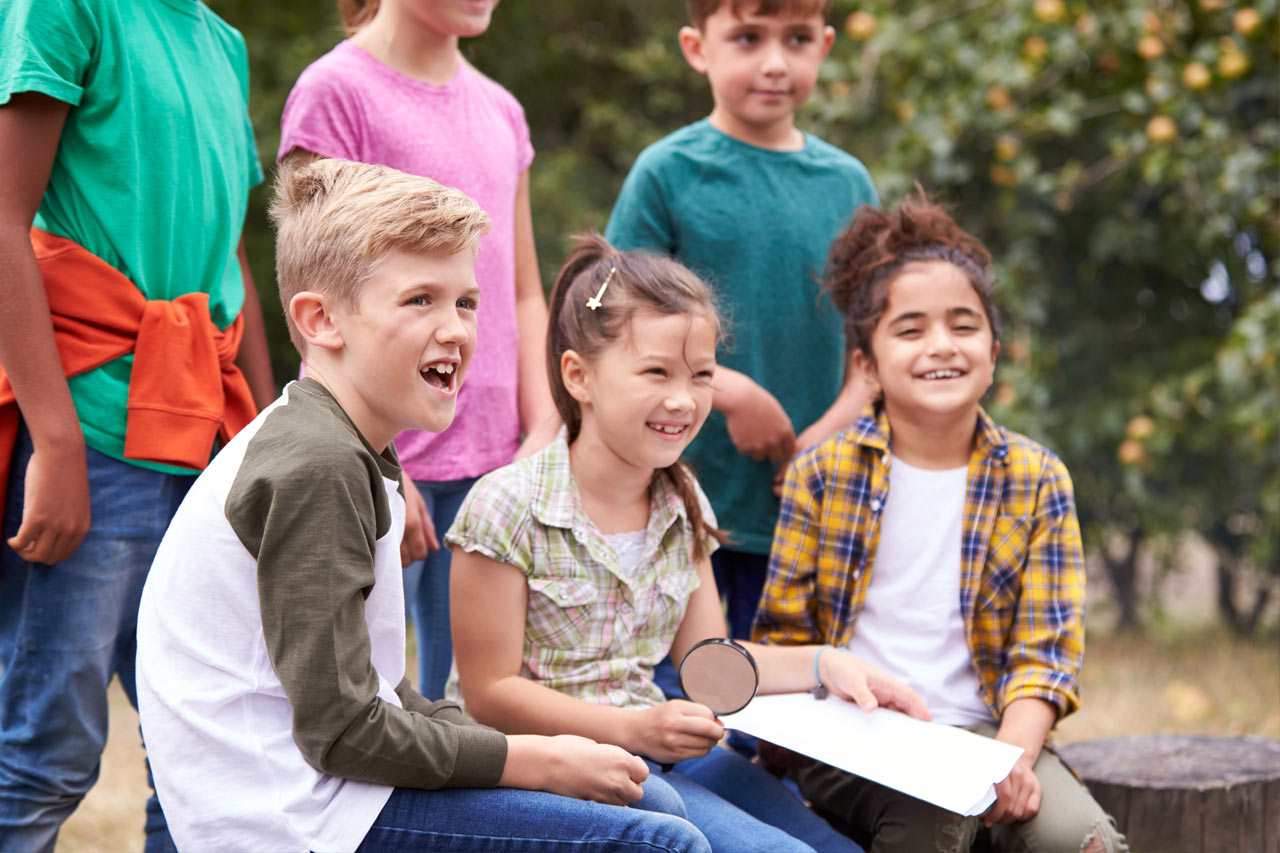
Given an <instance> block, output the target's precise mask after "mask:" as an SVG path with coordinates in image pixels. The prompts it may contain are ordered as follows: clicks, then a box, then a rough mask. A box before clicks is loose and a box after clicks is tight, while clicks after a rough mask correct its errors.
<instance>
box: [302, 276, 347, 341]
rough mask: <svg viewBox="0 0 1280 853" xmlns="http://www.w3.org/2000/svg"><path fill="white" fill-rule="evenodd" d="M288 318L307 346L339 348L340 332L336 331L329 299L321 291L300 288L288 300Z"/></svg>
mask: <svg viewBox="0 0 1280 853" xmlns="http://www.w3.org/2000/svg"><path fill="white" fill-rule="evenodd" d="M289 319H290V320H292V321H293V325H294V326H295V327H296V328H297V330H298V334H300V335H302V339H303V340H304V341H306V342H307V346H312V347H320V348H321V349H327V350H340V349H342V346H343V343H344V342H343V340H342V333H341V332H340V331H338V327H337V325H336V324H335V323H334V322H333V315H332V314H331V313H330V305H329V299H328V297H326V296H325V295H324V294H323V293H316V292H315V291H311V290H302V291H299V292H298V293H295V294H294V295H293V298H292V299H290V300H289Z"/></svg>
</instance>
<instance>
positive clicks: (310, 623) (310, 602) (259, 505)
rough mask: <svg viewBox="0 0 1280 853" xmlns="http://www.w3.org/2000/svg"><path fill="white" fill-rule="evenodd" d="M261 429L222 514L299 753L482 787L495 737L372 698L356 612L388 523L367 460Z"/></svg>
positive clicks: (424, 784)
mask: <svg viewBox="0 0 1280 853" xmlns="http://www.w3.org/2000/svg"><path fill="white" fill-rule="evenodd" d="M280 414H281V415H285V414H287V412H281V413H280ZM295 414H296V413H295ZM273 417H274V416H273ZM271 426H272V424H271V423H270V422H268V423H266V424H264V425H263V429H262V431H261V432H260V434H259V435H258V436H257V437H255V441H254V442H253V444H252V445H251V446H250V449H249V452H248V453H247V454H246V458H245V462H244V464H243V466H242V468H241V474H240V475H239V476H238V477H237V480H236V483H235V484H234V485H233V487H232V490H231V493H230V494H229V495H228V499H227V503H226V511H227V517H228V520H229V521H230V522H231V524H232V527H233V528H234V529H235V530H236V533H237V536H238V537H239V538H240V540H241V542H242V543H243V544H244V545H245V547H246V548H248V549H249V551H250V552H251V553H253V554H254V556H255V557H256V558H257V560H258V597H259V603H260V606H261V611H262V628H263V635H264V639H265V641H266V649H267V654H268V656H269V657H270V661H271V665H272V667H273V668H274V670H275V672H276V675H277V677H278V678H279V679H280V683H281V685H282V686H283V688H284V691H285V694H286V695H287V696H288V699H289V702H290V704H291V705H292V708H293V723H292V728H293V739H294V741H295V743H297V745H298V748H299V750H301V751H302V754H303V756H304V757H305V758H306V760H307V762H308V763H310V764H311V765H312V766H313V767H315V768H316V769H318V770H320V771H322V772H325V773H330V774H333V775H335V776H341V777H344V778H349V779H357V780H360V781H364V782H371V783H376V784H384V785H395V786H401V787H412V788H428V789H430V788H442V787H487V786H493V785H496V784H497V783H498V780H499V778H500V777H501V775H502V769H503V766H504V764H505V762H506V748H507V747H506V738H505V736H504V735H502V734H501V733H500V732H497V731H495V730H493V729H490V728H487V727H484V726H480V725H477V724H475V723H473V722H472V721H470V720H468V719H466V718H465V717H464V716H463V715H462V713H461V712H460V711H459V710H458V708H457V706H456V705H454V704H453V703H447V702H436V703H429V702H427V701H426V700H425V699H421V697H418V698H417V699H415V698H412V697H407V694H408V693H411V692H412V690H411V688H408V685H407V682H401V684H400V685H399V686H398V687H397V690H396V692H397V695H398V696H399V697H400V700H401V702H402V703H404V705H405V707H403V708H400V707H397V706H396V705H395V704H394V703H392V702H387V701H384V700H383V699H381V698H380V697H379V696H378V687H379V680H378V675H377V672H376V671H375V670H374V668H373V665H372V663H371V661H370V640H369V634H368V629H367V627H366V625H367V623H366V621H365V610H364V608H365V600H366V598H367V597H368V595H369V593H370V591H371V590H372V588H373V583H374V549H375V543H376V541H377V539H378V538H379V534H380V533H381V534H385V533H386V531H387V529H388V527H389V525H390V510H389V507H388V502H387V499H386V492H385V490H384V488H383V485H382V480H381V477H382V474H381V473H380V469H379V462H378V460H377V457H376V456H374V455H373V454H372V453H370V452H367V451H366V450H365V446H364V445H363V444H362V443H360V442H359V440H358V438H355V441H356V443H355V445H354V446H350V444H349V442H348V443H346V444H344V443H341V442H337V443H336V444H337V446H335V440H334V438H333V437H332V435H321V436H314V437H313V438H314V439H315V440H313V441H308V440H307V436H306V435H305V434H304V435H298V434H297V432H295V431H293V430H284V434H283V435H282V436H281V437H280V440H276V441H273V440H271V439H272V436H271V435H265V436H264V435H263V434H262V433H265V432H266V431H267V430H268V428H269V427H271ZM277 426H285V425H284V424H278V425H277ZM384 461H385V460H384ZM415 695H416V694H415ZM406 698H408V700H407V701H406ZM419 700H421V701H419Z"/></svg>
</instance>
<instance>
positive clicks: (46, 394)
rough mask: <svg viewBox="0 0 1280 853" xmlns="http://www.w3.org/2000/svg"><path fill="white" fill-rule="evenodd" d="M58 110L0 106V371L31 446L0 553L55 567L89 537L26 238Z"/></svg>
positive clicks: (34, 97) (75, 447)
mask: <svg viewBox="0 0 1280 853" xmlns="http://www.w3.org/2000/svg"><path fill="white" fill-rule="evenodd" d="M68 109H69V107H68V105H67V104H66V103H64V102H62V101H58V100H55V99H54V98H50V97H47V96H45V95H41V94H36V93H33V92H27V93H21V94H17V95H15V96H14V97H13V98H12V99H11V100H10V101H9V103H8V104H6V105H5V106H3V107H0V302H3V304H4V306H5V307H4V310H3V311H0V364H3V365H4V370H5V374H6V375H7V376H8V379H9V384H10V387H12V389H13V394H14V397H15V398H16V400H17V402H18V406H19V407H20V408H21V410H22V417H23V420H24V421H25V422H26V425H27V429H28V430H29V431H30V433H31V439H32V443H33V444H34V452H33V453H32V456H31V461H30V463H29V464H28V467H27V478H26V483H25V486H24V488H25V501H24V504H23V511H22V525H21V526H20V527H19V528H18V532H17V534H15V535H14V536H13V537H11V538H10V539H9V546H10V547H11V548H13V550H14V551H15V552H17V554H18V556H20V557H22V558H23V559H24V560H27V561H29V562H32V563H56V562H58V561H59V560H65V559H66V558H67V557H70V556H71V555H72V554H73V553H74V552H75V550H76V548H78V547H79V546H80V541H81V540H82V539H83V538H84V535H85V533H86V532H87V531H88V529H89V475H88V472H87V469H86V466H85V455H84V434H83V432H81V430H80V422H79V420H78V418H77V417H76V410H75V405H74V404H73V403H72V401H71V392H70V390H69V389H68V388H67V381H66V378H65V377H64V376H63V371H62V363H61V361H60V359H59V357H58V349H57V346H56V344H55V343H54V338H53V321H52V320H51V319H50V314H49V302H48V298H47V296H46V295H45V289H44V279H43V278H42V277H41V275H40V269H39V267H38V266H37V264H36V258H35V253H34V252H33V251H32V248H31V237H30V229H31V223H32V220H33V219H34V218H35V214H36V211H37V210H38V209H39V208H40V201H41V199H42V198H43V196H44V191H45V187H46V185H47V184H48V183H49V174H50V171H51V170H52V168H53V162H54V158H55V156H56V154H57V151H58V141H59V140H60V139H61V137H62V127H63V124H64V123H65V121H66V117H67V111H68Z"/></svg>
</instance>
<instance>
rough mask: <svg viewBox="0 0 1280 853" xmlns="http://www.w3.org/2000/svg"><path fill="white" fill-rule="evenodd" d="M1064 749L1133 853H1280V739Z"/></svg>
mask: <svg viewBox="0 0 1280 853" xmlns="http://www.w3.org/2000/svg"><path fill="white" fill-rule="evenodd" d="M1059 751H1060V753H1061V754H1062V756H1063V758H1065V759H1066V761H1067V763H1068V764H1069V765H1071V767H1072V768H1073V769H1074V770H1075V771H1076V772H1077V773H1078V774H1079V775H1080V778H1081V779H1083V780H1084V782H1085V784H1087V785H1088V786H1089V790H1090V791H1092V792H1093V795H1094V797H1096V798H1097V800H1098V802H1099V803H1101V804H1102V807H1103V808H1105V809H1106V810H1107V811H1108V812H1110V813H1111V815H1112V816H1113V817H1115V819H1116V823H1117V824H1118V825H1119V826H1120V829H1121V830H1123V831H1124V833H1125V834H1126V835H1127V836H1128V838H1129V844H1130V846H1131V847H1132V848H1133V850H1134V851H1135V853H1183V852H1184V851H1185V853H1202V851H1220V853H1235V851H1240V853H1280V741H1276V740H1268V739H1266V738H1254V737H1238V738H1227V737H1199V736H1194V735H1131V736H1128V737H1118V738H1105V739H1101V740H1091V741H1084V742H1081V743H1073V744H1068V745H1066V746H1063V747H1061V748H1060V750H1059Z"/></svg>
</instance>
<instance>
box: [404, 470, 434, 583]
mask: <svg viewBox="0 0 1280 853" xmlns="http://www.w3.org/2000/svg"><path fill="white" fill-rule="evenodd" d="M401 481H402V482H403V483H404V537H403V538H401V540H400V565H401V566H408V565H410V564H411V563H416V562H417V561H418V560H422V559H425V558H426V556H427V552H428V551H439V550H440V540H439V539H437V538H436V525H435V522H433V521H432V520H431V513H429V512H427V502H426V501H424V500H423V499H422V493H421V492H419V491H418V487H417V485H415V484H414V482H413V480H412V479H410V478H409V477H408V476H404V475H402V476H401Z"/></svg>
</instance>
